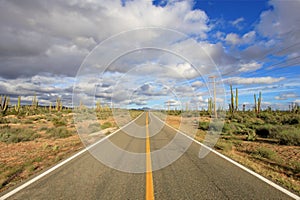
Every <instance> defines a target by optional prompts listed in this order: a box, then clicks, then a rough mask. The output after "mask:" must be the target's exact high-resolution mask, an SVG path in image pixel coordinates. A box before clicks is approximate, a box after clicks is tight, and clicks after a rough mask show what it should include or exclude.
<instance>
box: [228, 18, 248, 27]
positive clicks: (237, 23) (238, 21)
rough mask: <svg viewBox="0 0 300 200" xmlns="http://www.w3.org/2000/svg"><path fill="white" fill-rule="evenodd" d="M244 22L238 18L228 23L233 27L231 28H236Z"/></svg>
mask: <svg viewBox="0 0 300 200" xmlns="http://www.w3.org/2000/svg"><path fill="white" fill-rule="evenodd" d="M243 21H245V19H244V18H243V17H240V18H237V19H236V20H234V21H230V23H231V24H232V25H233V26H238V25H239V24H240V23H241V22H243Z"/></svg>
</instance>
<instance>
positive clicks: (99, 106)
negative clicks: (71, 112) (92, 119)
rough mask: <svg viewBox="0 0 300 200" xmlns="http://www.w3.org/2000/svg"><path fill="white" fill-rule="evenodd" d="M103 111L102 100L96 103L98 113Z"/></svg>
mask: <svg viewBox="0 0 300 200" xmlns="http://www.w3.org/2000/svg"><path fill="white" fill-rule="evenodd" d="M101 110H102V107H101V102H100V100H98V101H97V102H96V111H98V112H100V111H101Z"/></svg>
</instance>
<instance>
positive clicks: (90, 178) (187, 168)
mask: <svg viewBox="0 0 300 200" xmlns="http://www.w3.org/2000/svg"><path fill="white" fill-rule="evenodd" d="M146 118H148V117H147V116H146V114H143V115H142V116H141V117H139V118H138V119H137V120H136V121H135V123H132V124H131V125H129V126H127V127H126V128H125V129H126V130H125V129H124V131H125V132H128V131H130V132H131V133H130V135H128V134H126V133H125V132H124V131H122V130H120V131H118V132H116V133H115V134H114V135H112V136H111V137H109V138H108V139H106V140H104V141H103V142H101V143H99V144H98V145H96V146H95V147H94V148H92V149H91V152H92V153H93V154H96V157H97V155H100V156H99V157H97V158H103V156H104V157H105V156H106V157H105V158H110V157H114V155H112V154H111V152H110V151H107V152H106V151H103V146H105V145H108V144H112V143H113V144H114V145H115V147H119V148H120V149H124V150H126V151H127V152H131V153H133V154H135V153H137V154H140V153H146V154H141V155H143V158H139V159H137V160H134V158H129V157H127V156H122V154H120V155H118V156H115V157H116V158H115V159H114V158H112V163H113V164H112V165H113V166H120V168H125V169H126V170H130V169H131V168H133V169H135V170H141V171H142V170H145V169H147V170H149V169H148V167H147V166H146V162H147V160H148V161H149V159H150V160H151V154H149V152H148V151H149V149H147V148H146V146H147V140H148V142H149V144H150V149H151V151H156V150H159V149H161V148H163V147H165V146H166V145H167V144H169V143H170V141H171V140H172V139H173V140H174V139H175V138H176V137H175V134H176V132H175V131H174V130H173V129H171V128H169V127H167V126H164V127H162V126H161V125H162V124H161V122H160V121H159V120H157V119H156V118H155V117H153V116H151V114H150V117H149V118H148V119H146ZM147 120H148V121H149V122H150V124H149V125H147V126H144V127H140V126H136V125H145V123H146V121H147ZM161 128H162V129H161ZM147 129H148V131H149V132H148V135H150V136H151V137H150V138H149V137H147V134H146V131H147ZM160 129H161V130H160ZM157 130H160V131H159V132H158V133H157V134H155V135H153V134H152V133H155V132H157ZM186 139H187V138H185V137H184V138H177V140H176V142H175V145H174V146H172V148H173V150H172V149H171V150H170V149H169V153H165V154H163V155H162V156H157V157H153V156H152V163H154V162H155V163H156V164H155V165H154V164H153V165H152V169H153V170H155V171H153V172H152V171H151V172H148V173H127V172H121V171H118V170H115V169H113V168H110V167H107V166H106V165H104V164H102V163H101V162H99V161H98V160H97V159H96V158H95V157H94V156H92V155H91V154H90V152H85V153H83V154H81V155H80V156H78V157H76V158H75V159H73V160H71V161H70V162H68V163H67V164H65V165H63V166H62V167H60V168H58V169H57V170H55V171H54V172H52V173H50V174H48V175H46V176H44V177H43V178H41V179H40V180H38V181H36V182H34V183H33V184H31V185H30V186H28V187H27V188H25V189H23V190H21V191H20V192H18V193H16V194H14V195H13V196H11V197H10V198H9V199H80V200H82V199H101V200H102V199H122V200H123V199H150V198H151V197H147V198H146V193H147V192H148V193H150V196H151V193H153V196H154V197H155V199H163V200H165V199H197V200H198V199H290V197H289V196H287V195H286V194H284V193H282V192H281V191H279V190H277V189H275V188H274V187H272V186H270V185H268V184H267V183H265V182H263V181H261V180H260V179H258V178H256V177H255V176H253V175H251V174H249V173H247V172H245V171H244V170H242V169H240V168H239V167H237V166H235V165H233V164H231V163H230V162H228V161H226V160H225V159H223V158H221V157H219V156H218V155H216V154H214V153H209V154H208V155H207V156H206V157H205V158H203V159H200V158H198V153H199V149H200V145H199V144H197V143H195V142H192V143H191V145H190V146H189V148H188V149H187V151H186V152H184V154H183V155H182V156H181V157H180V158H179V159H177V160H176V161H175V162H173V163H172V164H170V165H168V166H167V167H164V168H163V169H160V170H156V169H155V167H157V166H160V165H163V164H164V163H165V162H166V161H167V160H168V159H170V158H169V156H168V155H170V157H172V153H174V152H177V153H178V151H183V147H182V145H181V142H180V141H183V143H184V142H186ZM176 145H178V148H175V147H176ZM144 155H147V156H144ZM128 159H129V160H130V159H133V160H130V161H128ZM128 165H129V167H128ZM150 167H151V166H150ZM151 185H152V189H153V191H151Z"/></svg>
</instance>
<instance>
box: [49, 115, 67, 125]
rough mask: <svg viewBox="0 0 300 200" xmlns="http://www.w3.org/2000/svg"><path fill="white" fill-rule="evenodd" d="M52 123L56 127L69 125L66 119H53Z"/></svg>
mask: <svg viewBox="0 0 300 200" xmlns="http://www.w3.org/2000/svg"><path fill="white" fill-rule="evenodd" d="M52 123H53V125H54V126H56V127H58V126H65V125H67V121H66V120H65V119H64V118H59V117H54V118H52Z"/></svg>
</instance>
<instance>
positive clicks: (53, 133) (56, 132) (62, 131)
mask: <svg viewBox="0 0 300 200" xmlns="http://www.w3.org/2000/svg"><path fill="white" fill-rule="evenodd" d="M46 134H48V136H49V137H54V138H67V137H70V136H72V132H71V131H69V130H68V129H66V128H65V127H56V128H51V129H48V130H47V131H46Z"/></svg>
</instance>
